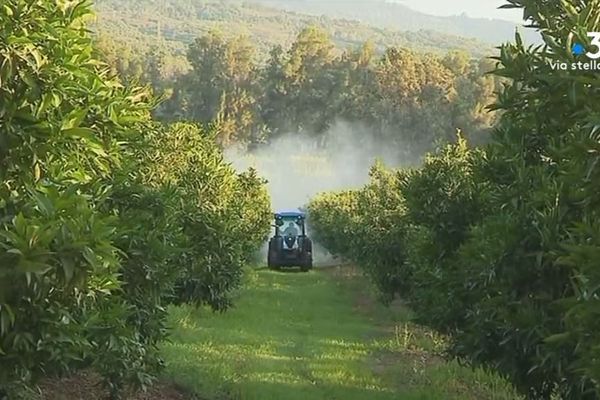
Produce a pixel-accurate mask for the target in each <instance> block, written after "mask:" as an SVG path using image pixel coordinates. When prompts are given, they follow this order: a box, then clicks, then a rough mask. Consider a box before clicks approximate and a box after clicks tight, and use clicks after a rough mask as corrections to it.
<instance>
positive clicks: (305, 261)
mask: <svg viewBox="0 0 600 400" xmlns="http://www.w3.org/2000/svg"><path fill="white" fill-rule="evenodd" d="M274 218H275V225H273V226H274V228H275V234H274V235H273V237H272V238H271V239H270V240H269V254H268V257H267V258H268V259H267V262H268V266H269V269H280V268H281V267H300V269H301V270H302V271H308V270H310V269H312V266H313V259H312V241H311V240H310V239H309V238H308V236H307V235H306V224H305V221H306V216H305V214H304V213H303V212H300V211H283V212H278V213H275V215H274Z"/></svg>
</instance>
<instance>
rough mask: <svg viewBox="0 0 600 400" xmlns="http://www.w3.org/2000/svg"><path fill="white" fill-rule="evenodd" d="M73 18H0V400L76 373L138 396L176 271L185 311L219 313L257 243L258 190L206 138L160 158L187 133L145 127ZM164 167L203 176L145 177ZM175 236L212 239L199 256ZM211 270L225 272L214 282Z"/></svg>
mask: <svg viewBox="0 0 600 400" xmlns="http://www.w3.org/2000/svg"><path fill="white" fill-rule="evenodd" d="M88 15H89V4H88V3H87V2H62V1H61V2H53V1H40V2H30V1H25V0H10V1H8V2H6V3H5V4H3V5H2V7H1V8H0V277H1V279H0V396H9V397H10V398H18V394H19V391H20V389H22V388H23V387H24V386H31V385H32V384H34V383H35V382H36V380H37V379H38V378H40V377H42V376H47V375H57V374H62V373H69V372H70V371H71V370H73V369H77V368H82V367H91V368H93V369H96V370H97V371H99V372H101V373H102V374H103V375H104V377H105V378H106V383H107V384H108V385H109V387H110V392H111V396H112V397H113V398H117V397H119V395H120V392H121V389H122V388H123V386H125V385H127V386H135V387H142V388H143V387H145V386H147V385H148V384H150V383H151V382H152V379H153V377H154V376H155V374H156V372H157V370H158V368H159V367H160V366H161V360H160V358H159V357H158V351H157V348H156V346H157V343H158V342H159V341H161V340H163V339H164V338H165V337H166V333H167V332H166V327H165V318H166V313H165V306H166V305H167V304H168V303H169V302H171V301H173V300H174V297H173V296H174V294H176V293H175V291H176V287H177V286H176V285H177V283H178V282H180V281H181V280H182V279H185V278H186V277H187V276H190V274H191V273H192V271H191V267H190V265H186V264H185V261H186V260H191V257H195V259H194V260H193V261H191V262H192V263H193V264H194V268H195V271H200V272H202V274H201V276H200V279H203V280H202V282H201V285H203V290H202V292H200V293H193V294H192V295H190V296H188V297H186V298H185V299H184V301H188V302H194V303H209V304H211V305H213V306H215V307H218V306H220V305H221V304H223V303H226V301H227V292H228V291H229V290H231V288H233V287H235V285H236V283H237V281H238V280H239V263H240V262H242V260H244V259H245V257H248V256H249V255H250V254H251V252H252V251H253V250H254V249H255V248H256V247H257V246H258V244H259V242H260V238H262V236H263V235H264V232H265V230H266V229H268V222H267V221H266V218H265V217H264V215H265V213H268V211H266V210H268V198H267V197H266V194H265V192H264V188H263V182H262V181H261V180H259V179H258V178H257V177H256V176H255V174H254V173H253V172H252V171H250V172H248V173H244V174H240V175H236V174H235V172H234V171H232V170H231V168H230V167H229V166H227V165H226V164H225V163H224V162H223V160H222V157H220V155H219V154H218V152H217V150H216V147H215V145H214V144H212V137H211V136H209V135H205V136H202V138H203V139H202V141H201V144H203V145H204V148H206V149H208V150H206V151H199V152H197V153H195V154H194V155H193V156H192V157H190V158H189V159H186V158H185V154H183V155H180V154H169V153H168V152H167V151H173V152H179V151H183V150H185V149H180V148H179V147H178V146H172V148H168V147H166V146H165V145H164V141H163V140H165V139H162V138H165V137H166V138H168V137H177V136H178V135H180V136H181V135H186V134H188V135H196V136H198V137H200V136H201V135H200V133H199V132H198V131H197V130H194V129H191V128H187V127H185V126H180V125H177V126H174V127H172V128H171V129H170V130H169V131H166V130H165V128H163V127H162V126H160V125H157V124H155V123H153V122H152V120H151V118H150V112H151V109H152V107H153V106H154V102H153V101H151V100H150V96H149V95H148V93H147V92H146V91H145V90H143V89H138V88H129V87H123V86H122V85H121V84H120V83H119V82H118V81H117V80H116V79H113V78H110V77H109V73H108V71H107V69H106V67H105V65H104V64H102V63H100V62H99V61H98V60H97V59H95V58H94V57H93V56H92V54H93V53H94V50H93V48H92V45H91V44H92V43H91V40H90V38H89V36H88V32H87V30H86V29H85V24H84V20H85V19H86V18H87V17H88ZM142 132H143V135H142ZM211 146H212V147H211ZM178 156H179V157H183V158H184V159H185V160H187V161H188V162H190V164H188V165H187V166H192V165H198V166H199V167H198V169H190V170H191V172H195V173H198V174H202V175H200V176H198V177H197V178H194V177H193V176H190V174H187V175H186V174H182V176H184V177H185V178H186V179H187V180H184V181H182V182H181V183H180V184H179V186H175V185H173V183H174V182H173V181H172V180H170V179H167V178H165V177H161V176H159V175H158V173H157V171H161V170H165V169H166V168H167V165H168V164H160V162H161V161H163V162H165V163H171V162H173V163H174V160H173V159H174V158H177V157H178ZM219 171H221V172H222V175H223V179H222V180H221V181H213V179H214V177H217V176H221V175H218V173H219ZM225 181H227V182H230V183H229V185H230V186H224V187H221V186H220V185H221V184H222V183H224V182H225ZM211 185H212V186H211ZM209 187H210V190H208V189H209ZM204 189H207V190H206V191H204ZM236 196H237V197H238V198H239V199H240V203H235V202H234V201H233V199H234V198H235V197H236ZM250 196H252V202H250ZM240 207H244V208H243V209H240ZM222 215H225V216H228V218H227V219H226V221H227V224H228V225H222V222H221V221H220V220H218V219H217V216H218V217H220V216H222ZM236 217H237V218H238V220H237V221H236V220H235V218H236ZM239 218H244V219H245V221H243V222H244V225H243V227H242V228H237V229H236V228H231V225H232V224H233V223H234V222H237V223H238V224H239V223H240V220H239ZM188 221H193V223H194V224H196V226H198V225H201V226H202V227H203V229H205V231H210V232H211V234H212V235H214V236H213V237H215V238H219V240H216V239H215V240H212V241H211V242H207V243H208V245H212V246H213V247H210V248H205V246H206V245H207V243H205V242H203V239H204V238H202V239H200V238H199V234H200V233H199V232H196V231H194V230H193V229H190V228H189V225H190V224H188V226H187V229H186V222H188ZM219 228H221V229H220V230H219ZM241 234H244V235H245V236H244V238H243V239H241V240H240V241H239V243H238V242H236V238H237V236H238V235H241ZM234 242H235V245H230V243H234ZM213 258H215V259H219V260H224V259H228V260H235V261H232V262H230V263H225V264H223V265H220V266H219V268H217V269H214V268H213V265H212V264H211V262H214V261H213ZM182 260H183V261H184V262H183V263H182ZM194 278H195V279H197V277H194Z"/></svg>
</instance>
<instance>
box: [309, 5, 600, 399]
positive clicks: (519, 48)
mask: <svg viewBox="0 0 600 400" xmlns="http://www.w3.org/2000/svg"><path fill="white" fill-rule="evenodd" d="M509 3H510V4H509V5H510V6H513V7H522V8H524V11H525V15H528V16H530V18H531V22H532V24H533V26H535V27H537V28H538V29H540V31H541V32H542V34H543V36H544V39H545V43H546V46H545V47H543V48H527V47H526V46H524V45H523V44H522V42H521V40H520V37H519V36H517V37H516V42H515V43H513V44H508V45H505V46H503V47H502V49H501V51H500V56H499V57H498V60H499V61H500V63H499V66H498V68H497V70H496V74H498V75H500V76H503V77H507V78H510V79H511V83H510V84H508V85H506V87H505V88H504V90H503V91H502V92H501V93H500V94H499V95H498V98H497V101H496V103H495V105H494V108H497V109H500V110H502V111H503V113H502V116H501V118H500V120H499V122H498V124H497V127H496V129H495V132H494V141H493V142H492V143H491V144H490V145H489V146H487V147H485V148H484V149H475V150H472V149H469V148H468V146H467V144H466V142H465V141H464V140H462V139H461V140H459V141H458V143H456V144H454V145H449V146H447V147H443V148H441V149H440V150H438V151H437V152H436V153H434V154H431V155H430V156H428V158H427V159H426V161H425V162H424V164H423V165H422V167H420V168H418V169H414V170H404V171H388V170H385V169H384V168H382V167H381V166H376V167H374V169H373V170H372V180H371V183H370V184H369V185H367V186H366V187H364V188H363V189H361V190H356V191H347V192H342V193H332V194H324V195H322V196H321V197H319V198H316V199H315V200H314V201H313V202H312V203H311V204H310V207H309V209H310V216H311V223H312V227H313V229H314V230H316V232H317V234H318V236H319V239H320V240H321V241H323V242H324V244H325V245H326V246H328V247H329V248H330V249H331V250H332V251H335V252H337V253H338V254H341V255H343V256H345V257H348V258H350V259H353V260H355V261H357V263H359V264H360V265H362V266H364V267H365V269H366V270H367V271H368V273H369V274H370V275H371V276H372V277H373V279H374V280H375V281H376V282H377V283H378V285H379V287H380V288H381V290H382V293H384V294H385V297H386V298H387V299H390V298H391V297H393V296H394V295H396V294H400V295H401V296H402V297H403V298H406V299H407V300H408V301H409V302H410V304H411V306H412V308H413V309H414V310H415V312H416V315H417V318H418V319H419V320H420V321H421V322H422V323H425V324H428V325H430V326H433V327H435V328H436V329H438V330H440V331H443V332H446V333H448V334H449V335H450V337H451V346H450V349H449V350H450V353H451V354H452V355H454V356H457V357H459V358H462V359H464V360H467V361H469V362H471V363H472V364H474V365H483V366H484V367H487V368H490V369H493V370H495V371H498V372H500V373H501V374H502V375H504V376H506V377H507V378H509V379H510V380H511V381H512V382H513V383H514V385H515V386H516V387H517V388H518V389H519V390H520V391H521V392H522V393H524V394H525V395H526V396H527V397H528V398H531V399H550V398H562V399H598V398H600V364H599V363H598V360H599V353H598V351H599V349H600V336H599V335H598V333H597V332H598V330H599V328H600V326H599V319H598V310H599V309H600V308H599V307H600V302H599V293H598V290H599V288H600V268H599V267H600V262H599V260H600V192H599V191H598V188H599V187H600V162H599V160H600V137H599V129H598V126H599V121H598V114H599V111H600V109H599V104H600V102H599V100H600V99H599V96H600V94H599V92H598V90H597V87H598V84H600V79H599V76H598V75H597V74H596V73H594V72H589V71H585V70H570V71H554V70H552V68H551V67H550V65H549V63H550V62H566V63H571V62H573V61H583V62H585V61H586V59H585V56H581V57H579V56H574V55H573V54H572V52H571V48H572V44H573V43H574V42H580V43H586V46H588V47H589V49H590V50H593V46H592V45H591V44H590V43H589V42H588V40H589V39H588V38H587V35H586V33H587V32H588V31H597V30H598V29H599V28H600V26H599V25H598V21H599V20H600V9H599V8H598V7H597V3H595V2H587V1H579V0H569V1H563V2H560V3H555V4H553V5H550V4H544V5H543V6H541V5H540V4H539V2H537V1H534V0H510V1H509Z"/></svg>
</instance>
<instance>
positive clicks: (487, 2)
mask: <svg viewBox="0 0 600 400" xmlns="http://www.w3.org/2000/svg"><path fill="white" fill-rule="evenodd" d="M388 1H390V2H397V3H402V4H405V5H407V6H408V7H410V8H412V9H413V10H417V11H421V12H424V13H427V14H433V15H458V14H462V13H463V12H464V13H466V14H467V15H469V16H471V17H483V18H496V19H505V20H509V21H514V22H520V21H521V15H522V13H521V10H498V7H499V6H501V5H502V4H506V2H505V1H503V0H388Z"/></svg>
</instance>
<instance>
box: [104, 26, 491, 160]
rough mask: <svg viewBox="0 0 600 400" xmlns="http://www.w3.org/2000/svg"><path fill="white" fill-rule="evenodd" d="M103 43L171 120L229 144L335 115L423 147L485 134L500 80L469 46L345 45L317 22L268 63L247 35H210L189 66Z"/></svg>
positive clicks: (248, 142)
mask: <svg viewBox="0 0 600 400" xmlns="http://www.w3.org/2000/svg"><path fill="white" fill-rule="evenodd" d="M97 47H98V48H99V49H100V51H101V53H102V54H103V57H104V59H105V60H106V61H107V62H108V63H109V64H110V65H111V66H112V68H113V70H114V72H115V73H117V74H119V75H120V76H121V77H122V79H124V80H141V81H144V82H146V83H148V84H150V85H152V86H153V87H154V89H155V90H156V91H157V92H158V93H162V94H163V95H164V97H165V98H166V100H165V101H164V103H163V104H162V106H161V107H160V108H159V109H158V110H157V116H158V117H159V118H162V119H165V120H178V119H183V120H191V121H196V122H200V123H204V124H212V125H213V126H214V127H215V128H216V131H217V132H218V135H217V140H218V142H219V143H220V144H221V145H223V146H228V145H231V144H242V145H244V146H255V145H260V144H262V143H267V142H269V141H270V140H272V139H274V138H276V137H278V136H280V135H283V134H286V133H294V134H296V133H298V134H309V135H317V136H318V135H321V134H323V133H324V132H326V131H327V130H328V128H329V127H330V126H331V125H332V124H333V123H334V122H335V121H337V120H344V121H348V122H351V123H354V122H356V123H361V124H364V125H365V126H368V127H369V128H370V129H371V130H372V135H373V136H374V137H375V139H377V140H381V141H383V142H384V143H389V144H390V145H392V146H396V147H397V148H398V149H399V150H402V151H406V152H415V151H418V152H420V153H422V152H425V151H427V150H430V149H432V148H433V147H434V146H435V145H436V143H439V142H446V141H448V140H452V139H453V138H454V137H455V132H456V129H461V130H462V131H464V132H465V134H466V135H467V136H469V137H471V138H477V140H481V139H482V138H483V137H484V134H485V132H486V131H488V130H489V128H490V126H491V124H492V123H493V121H494V118H495V115H494V114H492V113H490V112H488V111H487V110H486V108H485V107H486V105H487V104H489V103H490V102H491V101H492V99H493V93H494V92H495V91H496V90H497V89H498V87H499V78H498V77H495V76H491V75H487V74H486V73H487V72H489V71H491V70H493V68H494V64H493V62H492V61H491V60H489V59H481V60H477V59H472V58H471V57H470V56H469V55H468V54H467V53H463V52H456V51H455V52H450V53H448V54H446V55H445V56H437V55H433V54H419V53H415V52H413V51H410V50H407V49H402V48H395V47H390V48H388V49H386V50H385V51H384V52H383V54H381V53H380V54H378V53H377V51H376V48H375V46H374V44H373V43H372V42H365V43H364V44H362V45H361V46H360V47H358V48H355V49H347V50H344V51H340V50H339V49H336V48H335V45H334V43H333V42H332V40H331V39H330V37H329V36H328V34H327V33H326V32H325V31H323V30H321V29H320V28H317V27H308V28H306V29H304V30H303V31H302V32H301V33H300V34H299V35H298V36H297V38H296V40H295V41H294V42H293V43H292V45H291V46H290V47H289V48H287V49H284V48H283V47H282V46H274V47H273V48H272V49H271V51H270V55H269V57H268V59H267V61H266V62H265V63H259V62H258V61H257V59H258V57H257V49H256V47H255V46H254V44H253V43H252V42H251V41H250V40H249V39H248V38H247V37H244V36H240V37H235V38H227V37H225V36H223V35H221V34H219V33H217V32H211V33H209V34H207V35H204V36H202V37H199V38H198V39H196V40H195V41H194V42H193V43H192V44H191V45H190V46H189V48H188V50H187V60H186V61H187V63H186V62H184V60H182V59H179V60H178V63H174V62H173V61H174V56H172V55H169V54H168V52H166V51H164V50H161V49H160V48H151V49H149V50H148V51H147V52H146V53H145V54H135V52H132V51H131V50H130V51H129V52H128V51H124V50H123V49H122V48H120V47H119V46H118V45H117V44H116V43H115V42H113V41H112V40H109V39H108V38H107V37H101V38H100V39H99V40H98V41H97Z"/></svg>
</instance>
